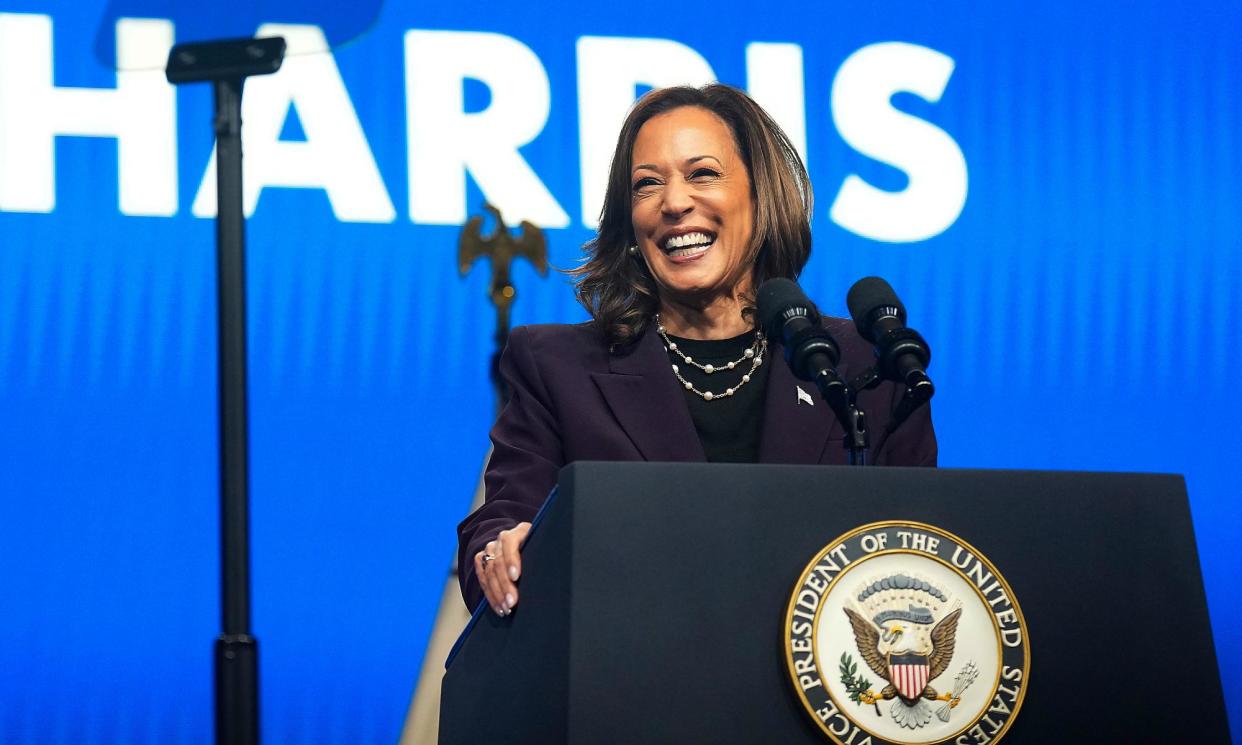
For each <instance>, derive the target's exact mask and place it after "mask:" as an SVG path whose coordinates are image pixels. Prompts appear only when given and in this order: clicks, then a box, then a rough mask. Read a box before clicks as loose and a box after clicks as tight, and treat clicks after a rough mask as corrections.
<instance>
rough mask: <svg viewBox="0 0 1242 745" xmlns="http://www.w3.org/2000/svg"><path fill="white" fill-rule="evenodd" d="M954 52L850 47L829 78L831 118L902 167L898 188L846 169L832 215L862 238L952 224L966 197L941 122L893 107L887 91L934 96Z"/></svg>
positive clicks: (920, 236)
mask: <svg viewBox="0 0 1242 745" xmlns="http://www.w3.org/2000/svg"><path fill="white" fill-rule="evenodd" d="M953 67H954V63H953V59H952V58H951V57H948V56H946V55H944V54H941V53H940V52H937V51H936V50H934V49H928V48H927V47H922V46H918V45H915V44H905V43H902V42H885V43H883V44H872V45H870V46H866V47H863V48H862V49H859V50H858V51H857V52H854V53H853V54H852V55H850V56H849V58H848V59H846V60H845V62H844V63H843V64H842V65H841V69H840V70H838V71H837V75H836V79H835V80H834V81H833V84H832V118H833V121H834V122H836V125H837V131H839V132H840V133H841V137H842V138H843V139H844V140H845V141H846V142H847V143H849V145H850V146H851V147H853V148H854V149H855V150H857V151H858V152H860V153H862V154H863V155H867V156H869V157H872V158H875V159H876V160H878V161H881V162H884V163H888V164H889V165H892V166H895V167H896V168H899V169H901V170H902V171H905V173H906V175H907V176H909V179H910V183H909V184H908V185H907V186H906V188H905V189H904V190H902V191H899V192H890V191H883V190H881V189H877V188H875V187H874V186H871V185H870V184H868V183H867V182H865V181H863V180H862V179H861V178H860V177H858V176H857V175H853V174H851V175H850V176H848V177H846V179H845V183H844V184H843V185H842V186H841V192H840V193H839V194H838V195H837V199H836V201H835V202H833V205H832V211H831V213H830V215H831V217H832V221H833V222H835V223H837V224H838V225H840V226H841V227H843V228H845V229H846V230H849V231H851V232H854V233H857V234H858V235H861V236H864V237H866V238H871V239H873V240H877V241H887V242H890V243H908V242H914V241H921V240H926V239H928V238H932V237H934V236H936V235H939V234H940V233H942V232H944V231H945V230H947V229H948V228H949V226H950V225H952V224H953V223H954V222H955V221H956V220H957V217H958V215H960V214H961V213H962V207H963V206H964V205H965V204H966V186H967V184H966V158H965V156H964V155H962V150H961V148H959V147H958V145H957V143H956V142H955V141H954V140H953V138H952V137H950V136H949V135H948V134H946V133H945V131H944V130H942V129H940V128H939V127H936V126H935V125H932V124H929V123H928V122H926V121H924V120H922V119H919V118H918V117H914V116H911V115H909V114H906V113H904V112H902V111H898V110H897V109H895V108H893V105H892V102H891V99H892V97H893V94H895V93H900V92H909V93H914V94H916V95H918V96H920V97H921V98H923V99H926V100H927V101H929V102H931V103H936V102H937V101H939V100H940V96H941V94H942V93H944V89H945V86H946V85H948V83H949V77H950V76H952V75H953Z"/></svg>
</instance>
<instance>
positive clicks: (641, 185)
mask: <svg viewBox="0 0 1242 745" xmlns="http://www.w3.org/2000/svg"><path fill="white" fill-rule="evenodd" d="M655 184H656V180H655V179H653V178H640V179H639V180H637V181H635V182H634V191H638V190H640V189H645V188H647V187H648V186H655Z"/></svg>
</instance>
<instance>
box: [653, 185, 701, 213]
mask: <svg viewBox="0 0 1242 745" xmlns="http://www.w3.org/2000/svg"><path fill="white" fill-rule="evenodd" d="M693 208H694V199H693V198H691V196H690V189H689V187H688V186H687V185H686V184H683V183H681V182H680V181H679V180H677V179H674V180H672V182H671V183H669V184H668V186H666V187H665V188H664V200H663V201H662V202H661V203H660V211H661V212H663V213H664V214H665V215H666V216H668V217H680V216H681V215H684V214H686V213H687V212H689V211H690V210H691V209H693Z"/></svg>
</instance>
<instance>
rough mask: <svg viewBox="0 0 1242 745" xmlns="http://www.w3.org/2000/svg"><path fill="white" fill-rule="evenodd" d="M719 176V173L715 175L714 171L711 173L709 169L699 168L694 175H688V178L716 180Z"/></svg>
mask: <svg viewBox="0 0 1242 745" xmlns="http://www.w3.org/2000/svg"><path fill="white" fill-rule="evenodd" d="M719 175H720V174H719V173H717V172H716V171H713V170H712V169H710V168H700V169H698V170H697V171H695V172H694V173H692V174H690V178H705V177H706V178H716V177H717V176H719Z"/></svg>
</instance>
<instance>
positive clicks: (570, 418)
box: [457, 318, 936, 608]
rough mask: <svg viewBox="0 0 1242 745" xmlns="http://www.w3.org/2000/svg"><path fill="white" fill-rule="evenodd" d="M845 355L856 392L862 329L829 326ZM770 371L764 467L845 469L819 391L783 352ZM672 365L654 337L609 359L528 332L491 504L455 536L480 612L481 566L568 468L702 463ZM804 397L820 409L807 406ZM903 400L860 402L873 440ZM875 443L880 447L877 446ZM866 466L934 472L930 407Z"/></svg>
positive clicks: (580, 342)
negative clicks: (597, 463) (494, 543)
mask: <svg viewBox="0 0 1242 745" xmlns="http://www.w3.org/2000/svg"><path fill="white" fill-rule="evenodd" d="M824 323H825V326H826V327H827V328H828V330H829V332H830V333H831V334H832V336H833V338H835V339H836V340H837V343H838V344H839V345H840V347H841V364H840V365H839V367H838V371H839V372H840V373H841V375H842V377H844V378H845V379H847V380H849V379H850V378H852V377H853V376H855V375H857V374H858V373H860V372H862V371H863V370H865V369H866V368H867V367H868V366H870V365H871V364H872V362H873V360H874V355H873V352H872V347H871V345H870V344H868V343H867V342H866V341H865V340H863V339H862V338H861V337H860V336H859V335H858V332H857V331H856V330H855V329H854V325H853V323H851V322H850V321H847V320H844V319H839V318H828V319H825V321H824ZM764 364H770V365H771V366H772V367H771V369H770V370H769V371H768V382H767V385H768V390H767V393H766V399H765V402H764V412H763V429H762V432H761V433H760V440H759V462H760V463H800V464H817V463H823V464H844V463H845V462H846V452H845V449H844V448H843V447H842V443H841V440H842V437H843V436H844V430H843V429H842V427H841V425H840V424H839V423H838V422H837V420H836V417H834V416H833V414H832V411H831V410H830V409H829V408H828V405H827V404H825V403H824V402H823V401H822V400H820V398H819V395H818V392H817V391H816V390H815V387H814V386H813V385H812V384H810V383H806V382H803V381H800V380H798V379H796V378H795V377H794V375H793V372H792V371H791V370H790V369H789V365H788V364H787V363H786V362H785V359H784V349H783V348H782V347H781V346H780V345H779V344H773V345H772V346H771V348H770V354H769V355H768V359H766V360H764ZM669 366H670V363H669V358H668V353H667V352H665V351H664V346H663V344H662V343H661V340H660V338H659V336H658V335H656V334H655V332H654V331H648V332H646V333H645V334H644V335H643V336H642V337H641V338H640V339H639V340H638V341H637V342H636V343H635V344H633V345H631V346H630V347H629V348H628V349H626V350H625V351H622V352H618V353H610V352H609V351H608V344H607V342H606V341H605V340H604V338H603V337H602V336H601V335H600V333H599V332H598V331H596V330H595V329H593V328H592V327H590V326H588V325H585V324H583V325H577V326H562V325H542V326H522V327H519V328H516V329H514V330H513V333H512V334H511V335H510V336H509V344H508V346H507V347H506V348H505V351H504V354H503V355H502V356H501V359H500V373H501V375H502V376H504V379H505V380H506V381H507V382H508V384H509V386H510V390H511V395H510V399H509V403H508V404H507V405H506V406H505V408H504V410H503V411H502V412H501V414H500V418H499V419H498V420H497V421H496V425H495V426H494V427H493V428H492V444H493V449H492V455H491V459H490V460H489V461H488V464H487V473H486V475H485V476H484V481H485V484H486V501H485V502H484V504H483V506H481V507H480V508H479V509H478V510H476V511H475V512H474V513H473V514H472V515H470V516H469V517H467V518H466V519H465V520H463V521H462V523H461V524H460V525H459V526H458V527H457V535H458V551H459V553H458V557H457V558H458V567H459V573H460V579H461V587H462V595H463V596H464V597H465V600H466V605H467V606H469V607H470V608H474V607H475V606H476V605H477V604H478V603H479V601H480V600H481V599H482V598H483V593H482V590H481V589H480V587H479V583H478V580H477V579H476V578H475V576H474V556H475V554H476V553H478V552H479V551H481V550H482V549H483V547H484V545H486V544H487V542H488V541H491V540H493V539H494V538H495V537H496V534H497V533H499V532H500V531H501V530H505V529H507V528H511V527H513V526H514V525H516V524H517V523H519V522H523V521H527V520H530V519H532V518H533V517H534V516H535V513H536V512H537V511H538V510H539V507H540V506H541V505H542V504H543V502H544V499H545V498H546V497H547V496H548V492H549V491H551V489H552V487H553V486H554V485H555V484H556V477H557V472H558V471H560V469H561V467H562V466H564V465H566V464H568V463H571V462H573V461H578V460H605V461H642V460H646V461H685V462H703V461H705V460H706V457H705V456H704V454H703V446H702V444H701V443H700V442H699V436H698V433H697V432H696V431H695V429H694V422H693V421H692V420H691V418H690V409H689V407H688V406H687V405H686V399H685V396H686V394H685V391H684V390H682V387H681V384H680V383H678V382H677V379H676V378H675V377H673V372H672V370H670V369H669ZM798 388H801V389H802V390H803V391H805V392H806V393H807V394H809V395H810V396H811V398H812V399H813V400H814V402H815V403H814V405H809V404H807V403H806V401H805V400H802V401H801V402H800V398H802V397H800V396H799V394H798ZM903 390H904V388H903V387H901V386H898V385H895V384H893V383H884V384H882V385H880V386H879V387H878V388H876V389H874V390H871V391H864V392H863V393H862V394H861V395H860V396H859V397H858V403H859V406H860V407H862V408H863V409H864V410H865V411H866V413H867V419H868V422H869V426H870V429H871V431H872V432H874V433H882V432H883V431H884V427H885V425H887V423H888V419H889V413H890V412H891V411H892V408H893V406H894V404H895V402H896V401H897V400H898V399H899V398H900V397H901V394H902V392H903ZM876 440H878V437H877V438H875V439H873V441H872V445H873V446H874V445H875V444H877V443H876ZM880 444H881V448H880V450H879V451H878V452H873V453H871V454H869V458H870V459H871V462H873V463H876V464H887V465H900V466H934V465H936V436H935V434H934V432H933V431H932V423H931V414H930V411H929V409H928V407H926V406H924V407H921V408H920V409H919V410H918V411H917V412H915V413H914V414H913V415H912V416H911V417H910V419H909V420H908V421H906V422H905V423H904V424H902V425H901V427H900V428H899V429H898V430H897V431H896V432H894V433H893V435H892V436H891V437H889V438H888V439H887V440H885V441H884V442H883V443H880Z"/></svg>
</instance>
